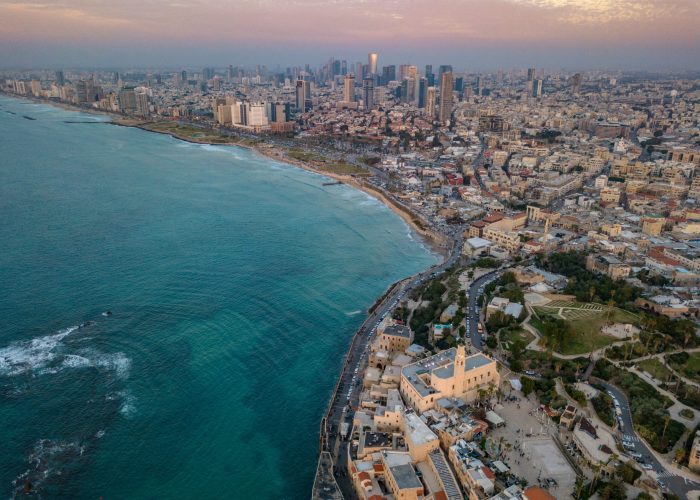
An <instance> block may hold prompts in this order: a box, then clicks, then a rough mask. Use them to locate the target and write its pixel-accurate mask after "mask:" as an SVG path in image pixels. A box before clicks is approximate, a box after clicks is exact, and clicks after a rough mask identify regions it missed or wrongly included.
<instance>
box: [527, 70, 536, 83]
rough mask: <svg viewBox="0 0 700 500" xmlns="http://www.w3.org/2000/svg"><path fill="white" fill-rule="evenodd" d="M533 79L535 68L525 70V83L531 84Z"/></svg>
mask: <svg viewBox="0 0 700 500" xmlns="http://www.w3.org/2000/svg"><path fill="white" fill-rule="evenodd" d="M534 79H535V68H527V81H528V82H531V81H532V80H534Z"/></svg>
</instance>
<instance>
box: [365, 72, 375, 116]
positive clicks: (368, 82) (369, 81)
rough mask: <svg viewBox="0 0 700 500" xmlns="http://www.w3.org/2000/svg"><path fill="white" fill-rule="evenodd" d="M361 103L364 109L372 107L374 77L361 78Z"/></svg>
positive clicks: (367, 109)
mask: <svg viewBox="0 0 700 500" xmlns="http://www.w3.org/2000/svg"><path fill="white" fill-rule="evenodd" d="M362 105H363V106H364V108H365V111H369V110H370V109H372V108H373V107H374V78H372V77H367V78H365V79H364V80H362Z"/></svg>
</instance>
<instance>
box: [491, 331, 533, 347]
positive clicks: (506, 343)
mask: <svg viewBox="0 0 700 500" xmlns="http://www.w3.org/2000/svg"><path fill="white" fill-rule="evenodd" d="M498 338H499V340H500V341H501V344H502V345H503V348H504V349H510V345H511V344H512V343H513V342H515V341H517V340H522V342H523V345H525V346H526V345H528V344H529V343H530V342H532V340H533V339H534V338H535V337H534V336H533V335H532V334H531V333H530V332H528V331H527V330H524V329H522V328H517V329H515V330H510V329H506V330H501V332H500V333H499V334H498Z"/></svg>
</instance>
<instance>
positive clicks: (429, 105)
mask: <svg viewBox="0 0 700 500" xmlns="http://www.w3.org/2000/svg"><path fill="white" fill-rule="evenodd" d="M436 90H437V89H436V88H435V87H433V86H430V87H428V90H427V91H426V93H425V114H426V115H427V116H428V118H430V119H431V120H434V119H435V94H436Z"/></svg>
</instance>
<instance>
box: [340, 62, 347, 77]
mask: <svg viewBox="0 0 700 500" xmlns="http://www.w3.org/2000/svg"><path fill="white" fill-rule="evenodd" d="M340 74H341V75H343V76H345V75H347V74H348V62H347V61H345V60H343V61H341V62H340Z"/></svg>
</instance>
